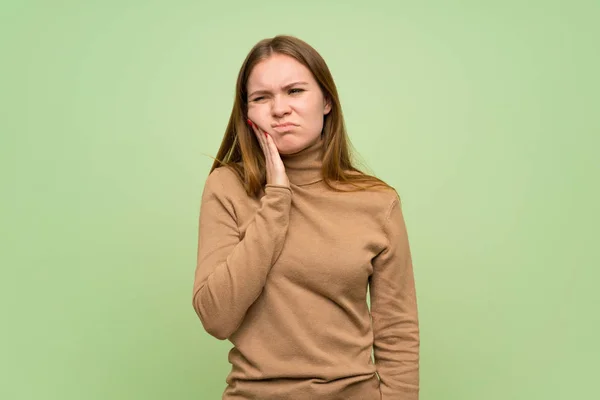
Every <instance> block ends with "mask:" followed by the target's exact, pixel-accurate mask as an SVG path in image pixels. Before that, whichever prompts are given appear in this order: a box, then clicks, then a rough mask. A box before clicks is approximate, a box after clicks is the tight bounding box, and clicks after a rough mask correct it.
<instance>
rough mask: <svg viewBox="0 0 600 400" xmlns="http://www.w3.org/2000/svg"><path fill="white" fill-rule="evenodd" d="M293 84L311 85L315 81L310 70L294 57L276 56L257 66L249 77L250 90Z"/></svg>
mask: <svg viewBox="0 0 600 400" xmlns="http://www.w3.org/2000/svg"><path fill="white" fill-rule="evenodd" d="M293 82H307V83H308V84H310V83H314V79H313V77H312V74H311V72H310V71H309V69H308V68H306V67H305V66H304V65H302V64H301V63H300V62H298V61H297V60H296V59H294V58H293V57H289V56H282V55H276V56H271V57H269V58H268V59H266V60H263V61H261V62H260V63H258V64H256V66H255V67H254V68H253V69H252V72H251V73H250V76H249V77H248V88H249V89H250V87H254V86H256V87H258V86H261V87H274V88H281V87H285V86H286V85H289V84H290V83H293Z"/></svg>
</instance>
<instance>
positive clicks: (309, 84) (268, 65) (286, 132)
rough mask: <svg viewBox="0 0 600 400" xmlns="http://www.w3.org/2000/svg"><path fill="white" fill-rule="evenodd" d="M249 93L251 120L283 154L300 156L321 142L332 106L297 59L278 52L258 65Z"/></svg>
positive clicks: (253, 72) (308, 71) (250, 81)
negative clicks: (307, 148) (304, 150)
mask: <svg viewBox="0 0 600 400" xmlns="http://www.w3.org/2000/svg"><path fill="white" fill-rule="evenodd" d="M247 90H248V117H249V118H250V119H251V120H252V121H253V122H254V123H255V124H256V125H258V126H259V127H260V128H262V129H263V130H265V131H267V133H269V135H271V137H272V138H273V140H274V142H275V145H276V146H277V149H278V150H279V153H280V154H294V153H297V152H299V151H301V150H303V149H305V148H306V147H308V146H310V145H312V144H313V143H315V142H316V141H317V140H319V139H320V135H321V131H322V129H323V120H324V116H325V115H326V114H328V113H329V112H330V111H331V104H330V103H329V102H326V101H325V98H324V96H323V92H322V91H321V88H320V87H319V85H318V84H317V82H316V80H315V79H314V78H313V76H312V74H311V72H310V70H309V69H308V68H306V67H305V66H304V65H302V64H301V63H299V62H298V61H296V59H294V58H293V57H290V56H287V55H282V54H277V53H276V54H273V55H272V56H270V57H269V58H268V59H266V60H263V61H261V62H260V63H258V64H256V66H255V67H254V69H253V70H252V72H251V73H250V76H249V78H248V86H247ZM280 124H289V125H287V126H285V125H283V126H278V125H280Z"/></svg>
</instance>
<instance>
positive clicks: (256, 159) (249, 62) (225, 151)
mask: <svg viewBox="0 0 600 400" xmlns="http://www.w3.org/2000/svg"><path fill="white" fill-rule="evenodd" d="M274 53H277V54H283V55H287V56H290V57H293V58H295V59H296V60H297V61H298V62H300V63H301V64H303V65H304V66H306V67H307V68H308V69H309V70H310V71H311V73H312V74H313V76H314V78H315V80H316V81H317V83H318V84H319V86H320V88H321V90H322V91H323V94H324V96H325V99H328V100H329V101H331V111H330V112H329V113H328V114H327V115H325V116H324V118H325V119H324V123H323V131H322V137H323V140H324V143H323V144H324V146H323V147H324V152H323V168H322V175H323V181H324V182H325V184H326V185H327V186H328V187H329V188H330V189H332V190H334V191H338V192H339V191H344V192H345V191H351V192H354V191H360V190H366V189H369V188H374V187H382V188H387V189H393V188H392V187H391V186H389V185H388V184H387V183H385V182H384V181H382V180H381V179H379V178H377V177H375V176H372V175H368V174H366V173H364V172H362V171H361V170H359V169H358V168H357V167H356V166H355V165H354V164H353V162H352V160H351V157H350V152H349V142H350V140H349V139H348V136H347V133H346V127H345V124H344V117H343V114H342V107H341V104H340V100H339V98H338V92H337V88H336V86H335V83H334V81H333V77H332V75H331V72H330V71H329V68H328V67H327V64H326V63H325V60H323V58H322V57H321V55H320V54H319V53H318V52H317V51H316V50H315V49H314V48H312V47H311V46H310V45H309V44H308V43H306V42H304V41H302V40H300V39H298V38H296V37H294V36H288V35H278V36H275V37H273V38H267V39H263V40H261V41H260V42H258V43H257V44H256V45H254V47H253V48H252V49H251V50H250V52H249V53H248V56H247V57H246V59H245V60H244V63H243V64H242V67H241V68H240V72H239V74H238V78H237V84H236V94H235V100H234V103H233V109H232V111H231V116H230V117H229V123H228V124H227V129H226V130H225V135H224V137H223V141H222V142H221V147H220V148H219V151H218V153H217V157H216V158H214V160H215V161H214V163H213V165H212V167H211V169H210V172H212V171H213V170H214V169H215V168H218V167H220V166H225V165H226V166H228V167H231V168H232V169H233V170H234V171H235V172H236V173H237V175H238V176H239V178H240V180H241V181H242V182H243V184H244V188H245V189H246V193H248V195H249V196H253V197H257V196H258V194H259V193H260V192H261V190H262V188H263V187H264V185H265V183H266V169H265V168H266V167H265V165H266V164H265V156H264V153H263V151H262V149H261V147H260V144H259V143H258V139H257V138H256V136H255V134H254V132H253V131H252V129H251V128H250V127H249V126H248V125H247V123H246V119H247V111H248V99H247V97H248V93H247V83H248V77H249V76H250V73H251V72H252V69H253V68H254V66H255V65H256V64H258V63H259V62H261V61H263V60H265V59H267V58H269V57H270V56H271V55H272V54H274ZM340 184H341V185H340ZM344 184H346V185H344ZM363 184H367V185H366V186H365V185H363ZM348 186H352V187H353V188H354V189H349V190H343V189H342V187H344V188H346V189H348ZM393 190H394V189H393Z"/></svg>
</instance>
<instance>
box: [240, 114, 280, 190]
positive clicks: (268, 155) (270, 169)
mask: <svg viewBox="0 0 600 400" xmlns="http://www.w3.org/2000/svg"><path fill="white" fill-rule="evenodd" d="M247 122H248V124H249V125H250V126H251V127H252V130H254V133H255V134H256V138H257V139H258V143H260V147H261V148H262V151H263V153H264V154H265V162H266V166H267V184H272V185H279V186H287V187H290V181H289V179H288V176H287V174H286V173H285V165H284V164H283V161H282V160H281V156H280V155H279V150H277V146H275V142H274V141H273V138H272V137H271V135H269V134H268V133H267V132H266V131H264V130H262V129H261V128H259V127H258V126H257V125H256V124H255V123H253V122H252V121H250V120H249V119H248V121H247Z"/></svg>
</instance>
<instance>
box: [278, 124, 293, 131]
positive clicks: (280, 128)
mask: <svg viewBox="0 0 600 400" xmlns="http://www.w3.org/2000/svg"><path fill="white" fill-rule="evenodd" d="M294 128H296V125H295V124H292V123H286V124H281V125H275V126H274V127H273V129H274V130H275V131H277V132H287V131H291V130H293V129H294Z"/></svg>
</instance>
